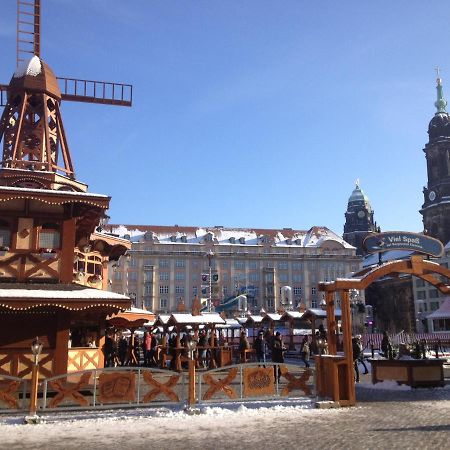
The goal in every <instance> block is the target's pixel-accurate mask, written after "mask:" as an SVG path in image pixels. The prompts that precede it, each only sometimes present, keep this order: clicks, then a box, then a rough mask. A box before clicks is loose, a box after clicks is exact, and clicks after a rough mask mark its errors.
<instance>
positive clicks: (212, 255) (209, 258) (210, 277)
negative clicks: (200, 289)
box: [206, 249, 214, 312]
mask: <svg viewBox="0 0 450 450" xmlns="http://www.w3.org/2000/svg"><path fill="white" fill-rule="evenodd" d="M206 257H207V258H208V276H209V294H208V303H207V307H208V312H211V300H212V267H211V260H212V258H213V257H214V252H213V251H212V250H211V249H209V250H208V251H207V252H206Z"/></svg>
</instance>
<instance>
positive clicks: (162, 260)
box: [159, 259, 170, 268]
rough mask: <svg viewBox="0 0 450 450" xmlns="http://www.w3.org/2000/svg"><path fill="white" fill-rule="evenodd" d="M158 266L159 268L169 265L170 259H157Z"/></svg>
mask: <svg viewBox="0 0 450 450" xmlns="http://www.w3.org/2000/svg"><path fill="white" fill-rule="evenodd" d="M159 267H160V268H167V267H170V261H169V260H168V259H160V260H159Z"/></svg>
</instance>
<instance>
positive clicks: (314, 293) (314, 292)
mask: <svg viewBox="0 0 450 450" xmlns="http://www.w3.org/2000/svg"><path fill="white" fill-rule="evenodd" d="M311 294H312V295H316V287H315V286H313V287H312V288H311Z"/></svg>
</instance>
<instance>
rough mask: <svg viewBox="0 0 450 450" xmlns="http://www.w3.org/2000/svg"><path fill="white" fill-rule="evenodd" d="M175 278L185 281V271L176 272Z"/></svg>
mask: <svg viewBox="0 0 450 450" xmlns="http://www.w3.org/2000/svg"><path fill="white" fill-rule="evenodd" d="M175 280H176V281H184V280H185V274H184V272H176V273H175Z"/></svg>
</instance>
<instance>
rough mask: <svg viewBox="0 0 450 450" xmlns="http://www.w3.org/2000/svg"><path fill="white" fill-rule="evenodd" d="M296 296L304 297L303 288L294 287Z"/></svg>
mask: <svg viewBox="0 0 450 450" xmlns="http://www.w3.org/2000/svg"><path fill="white" fill-rule="evenodd" d="M294 295H302V288H301V286H295V287H294Z"/></svg>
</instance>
